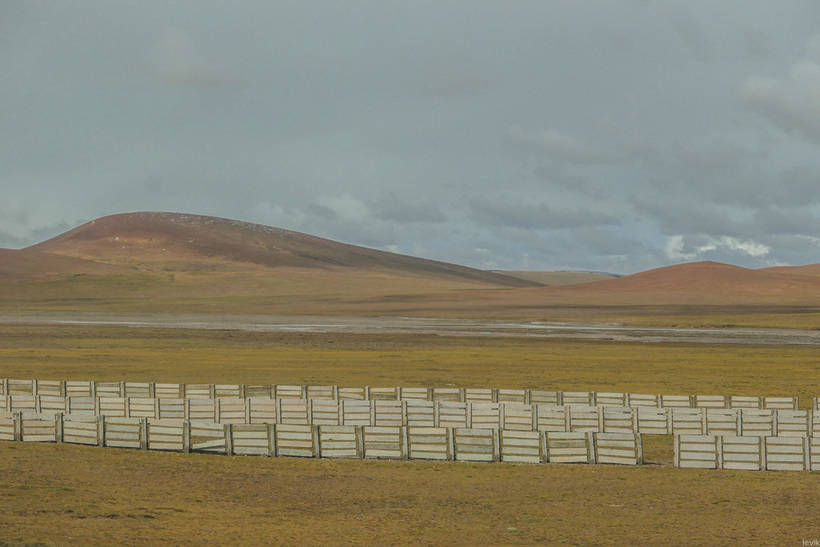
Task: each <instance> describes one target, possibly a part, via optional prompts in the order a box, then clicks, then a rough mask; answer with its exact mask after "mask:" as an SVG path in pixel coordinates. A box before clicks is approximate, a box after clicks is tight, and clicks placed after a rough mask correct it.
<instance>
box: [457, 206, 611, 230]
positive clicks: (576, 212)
mask: <svg viewBox="0 0 820 547" xmlns="http://www.w3.org/2000/svg"><path fill="white" fill-rule="evenodd" d="M468 207H469V211H470V216H471V218H472V219H473V220H474V221H476V222H478V223H486V224H489V225H491V226H509V227H514V228H524V229H530V230H555V229H571V228H578V227H582V226H591V225H601V224H610V225H614V224H619V222H620V220H619V219H618V218H616V217H615V216H613V215H610V214H608V213H605V212H602V211H592V210H583V209H569V208H563V207H555V206H552V205H549V204H546V203H537V202H532V201H530V202H526V201H507V200H505V198H498V199H495V200H489V199H473V200H472V201H470V203H469V204H468Z"/></svg>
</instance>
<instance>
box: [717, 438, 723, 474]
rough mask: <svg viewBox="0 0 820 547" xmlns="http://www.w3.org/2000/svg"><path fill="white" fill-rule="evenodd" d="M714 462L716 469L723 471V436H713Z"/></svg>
mask: <svg viewBox="0 0 820 547" xmlns="http://www.w3.org/2000/svg"><path fill="white" fill-rule="evenodd" d="M715 462H717V468H718V469H723V436H721V435H715Z"/></svg>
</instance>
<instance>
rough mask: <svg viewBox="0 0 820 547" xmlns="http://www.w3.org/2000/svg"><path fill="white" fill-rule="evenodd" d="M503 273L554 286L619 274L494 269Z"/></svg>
mask: <svg viewBox="0 0 820 547" xmlns="http://www.w3.org/2000/svg"><path fill="white" fill-rule="evenodd" d="M494 271H496V272H498V273H502V274H504V275H509V276H512V277H517V278H519V279H526V280H527V281H533V282H535V283H541V284H542V285H548V286H552V287H556V286H559V285H575V284H578V283H590V282H592V281H603V280H605V279H615V278H617V277H619V276H617V275H615V274H610V273H604V272H569V271H560V272H558V271H535V270H494Z"/></svg>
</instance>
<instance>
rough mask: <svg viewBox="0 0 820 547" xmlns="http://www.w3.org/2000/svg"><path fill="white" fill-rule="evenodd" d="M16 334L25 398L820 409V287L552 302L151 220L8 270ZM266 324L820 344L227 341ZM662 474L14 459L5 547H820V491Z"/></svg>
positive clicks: (4, 258)
mask: <svg viewBox="0 0 820 547" xmlns="http://www.w3.org/2000/svg"><path fill="white" fill-rule="evenodd" d="M542 280H543V279H542ZM83 314H85V315H83ZM95 314H96V315H97V316H100V315H107V316H115V317H114V318H115V319H121V320H122V321H123V322H124V323H125V324H129V323H135V324H136V323H139V318H140V317H143V318H144V317H146V316H148V317H155V318H156V317H164V318H166V319H168V320H169V321H175V320H180V318H186V319H184V320H185V321H187V320H188V319H187V318H193V320H192V321H193V322H194V323H195V322H196V318H197V317H202V316H204V315H208V316H217V317H219V316H221V317H224V318H226V319H225V326H224V328H222V327H214V326H213V325H211V327H210V328H207V329H206V328H195V327H190V326H189V327H185V326H180V325H177V326H176V327H174V328H168V327H167V326H166V327H159V326H156V325H154V326H140V327H137V326H123V325H120V326H113V325H108V326H106V325H101V324H59V322H60V321H62V320H65V319H66V318H74V320H77V319H78V318H79V320H80V321H83V320H84V318H85V319H87V318H89V317H93V316H94V315H95ZM142 314H144V315H142ZM0 316H2V317H11V320H9V321H3V322H0V377H10V378H38V379H76V380H84V379H87V380H98V381H114V380H125V381H155V382H175V383H246V384H270V383H283V384H336V385H340V386H362V385H370V386H373V387H379V386H383V387H388V386H397V385H398V386H422V385H423V386H442V387H444V386H453V385H459V386H465V387H508V388H541V389H560V390H579V391H589V390H594V391H629V392H637V393H663V394H673V395H674V394H692V393H700V394H707V395H716V394H725V395H798V396H799V397H800V400H801V406H802V407H804V408H806V407H807V406H808V405H809V404H810V401H811V398H812V397H814V396H818V395H820V352H818V351H817V344H816V343H812V340H813V337H814V333H815V332H816V331H817V330H818V329H820V266H818V265H809V266H801V267H790V268H764V269H760V270H750V269H747V268H738V267H736V266H731V265H727V264H719V263H709V262H704V263H691V264H681V265H677V266H671V267H667V268H659V269H656V270H651V271H647V272H642V273H639V274H635V275H631V276H626V277H622V278H618V279H603V280H601V281H595V282H590V283H578V284H572V285H560V286H543V285H540V284H539V283H538V282H537V281H533V280H532V279H518V278H512V277H509V276H504V275H500V274H498V273H493V272H485V271H480V270H475V269H472V268H465V267H463V266H457V265H453V264H447V263H442V262H436V261H431V260H424V259H418V258H413V257H406V256H400V255H394V254H390V253H385V252H382V251H376V250H373V249H365V248H362V247H356V246H351V245H345V244H341V243H337V242H332V241H329V240H324V239H321V238H316V237H313V236H308V235H306V234H299V233H295V232H290V231H287V230H279V229H277V228H271V227H267V226H260V225H253V224H248V223H243V222H238V221H231V220H228V219H218V218H213V217H201V216H196V215H180V214H171V213H134V214H126V215H114V216H111V217H105V218H102V219H98V220H96V221H92V222H89V223H86V224H84V225H82V226H80V227H78V228H76V229H74V230H71V231H69V232H66V233H65V234H63V235H61V236H58V237H56V238H54V239H52V240H49V241H46V242H43V243H41V244H38V245H35V246H33V247H30V248H27V249H22V250H1V249H0ZM249 316H254V317H257V316H258V317H264V316H267V317H269V318H272V317H284V318H290V321H293V322H298V321H301V319H300V317H305V316H321V317H323V318H324V319H323V321H325V322H327V321H337V320H338V321H341V318H343V317H346V318H354V320H355V318H360V320H361V322H365V321H367V322H370V323H371V324H376V326H377V327H383V326H384V324H386V323H388V321H387V320H386V319H384V318H391V320H399V319H400V320H402V321H412V320H414V319H413V318H415V319H419V318H426V320H430V319H432V320H441V321H445V320H448V321H452V320H455V321H470V320H472V319H477V320H481V321H513V322H528V321H529V322H532V321H536V322H566V323H568V324H572V323H584V324H590V323H594V322H600V323H607V324H610V325H614V326H615V327H618V326H619V325H625V326H630V327H673V328H692V327H694V328H718V329H723V332H724V334H723V335H722V336H724V337H725V336H732V334H731V332H729V329H730V328H738V327H752V328H762V329H773V328H777V329H802V330H804V331H807V332H808V335H807V338H806V339H807V340H808V342H805V341H803V342H800V343H797V342H795V341H794V340H792V342H791V343H788V344H784V343H778V344H774V343H771V342H769V343H763V342H765V341H767V340H770V338H767V337H766V336H763V335H761V337H760V339H759V342H760V343H757V341H756V340H755V339H754V337H752V339H749V338H748V337H747V339H746V340H745V342H744V343H743V344H736V343H724V344H718V343H712V342H710V341H708V340H704V339H701V340H700V341H699V342H698V343H685V342H683V341H682V339H681V338H675V336H676V335H675V333H671V334H670V335H669V336H668V337H667V338H665V339H664V340H665V341H663V340H656V341H651V340H650V339H649V338H646V337H644V338H643V339H642V341H631V340H626V339H624V337H619V336H615V335H613V336H612V337H611V339H595V340H593V339H582V338H574V339H571V338H563V337H561V336H555V337H549V338H546V337H541V338H538V337H532V336H520V335H518V334H516V333H515V332H512V333H509V334H510V335H509V336H504V337H499V336H493V335H490V334H491V333H490V334H487V335H482V334H481V331H482V328H480V327H474V331H475V332H473V333H472V334H473V335H471V336H453V335H448V334H446V331H444V330H441V331H439V332H436V331H435V329H432V331H431V332H395V331H394V332H379V328H375V329H371V330H370V331H366V332H331V331H328V332H293V331H291V332H289V331H287V330H279V331H276V332H273V331H267V332H266V331H264V330H263V329H261V330H254V329H238V328H231V322H232V321H234V322H235V321H238V320H239V319H238V318H245V319H242V320H246V319H247V317H249ZM26 318H34V319H38V318H45V319H46V321H45V322H43V323H40V324H35V323H36V322H35V321H34V319H32V320H31V322H26ZM253 320H254V321H255V319H253ZM92 323H93V322H92ZM379 323H381V325H379ZM606 337H607V336H604V338H606ZM670 338H672V340H670ZM644 454H645V458H646V460H647V465H644V466H641V467H626V466H623V467H621V466H608V465H551V464H545V465H514V464H467V463H460V462H445V463H432V462H421V461H402V462H384V461H358V460H357V461H353V460H350V461H341V460H339V461H336V460H333V461H331V460H302V459H298V458H253V457H238V456H237V457H226V456H209V455H198V454H170V453H157V452H150V451H139V450H124V449H110V448H107V449H100V448H96V447H81V446H72V445H64V444H59V445H56V444H36V443H8V442H6V443H0V482H1V484H2V487H0V545H2V544H30V543H31V544H77V543H81V544H100V543H102V544H113V543H125V544H156V543H195V544H205V543H217V544H236V543H251V544H259V543H278V544H294V543H299V544H351V543H379V544H396V543H414V544H415V543H420V544H442V543H447V544H463V545H472V544H533V543H566V544H598V543H616V544H687V545H691V544H727V543H735V542H754V543H762V544H786V545H788V544H794V545H800V544H802V543H801V541H802V540H812V539H815V538H818V537H820V521H818V519H817V515H818V510H820V473H816V472H815V473H808V472H802V473H789V472H739V471H738V472H735V471H723V470H722V471H708V470H687V469H675V468H673V467H672V466H671V462H672V440H671V438H669V437H665V436H658V437H652V436H645V437H644Z"/></svg>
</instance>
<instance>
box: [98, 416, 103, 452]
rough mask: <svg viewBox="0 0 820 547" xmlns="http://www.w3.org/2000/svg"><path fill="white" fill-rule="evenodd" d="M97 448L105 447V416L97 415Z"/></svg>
mask: <svg viewBox="0 0 820 547" xmlns="http://www.w3.org/2000/svg"><path fill="white" fill-rule="evenodd" d="M97 446H105V416H100V415H97Z"/></svg>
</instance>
